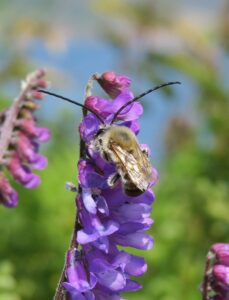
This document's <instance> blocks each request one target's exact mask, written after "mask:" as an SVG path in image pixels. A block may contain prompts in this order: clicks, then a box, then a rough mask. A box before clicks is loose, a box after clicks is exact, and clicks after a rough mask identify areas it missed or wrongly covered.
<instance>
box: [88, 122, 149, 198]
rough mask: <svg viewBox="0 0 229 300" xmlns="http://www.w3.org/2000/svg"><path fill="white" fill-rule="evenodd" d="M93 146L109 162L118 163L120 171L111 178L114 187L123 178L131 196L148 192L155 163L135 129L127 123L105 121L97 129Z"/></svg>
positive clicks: (110, 182)
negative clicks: (142, 145)
mask: <svg viewBox="0 0 229 300" xmlns="http://www.w3.org/2000/svg"><path fill="white" fill-rule="evenodd" d="M93 147H94V148H95V150H97V151H99V152H100V154H101V156H102V157H103V158H104V159H105V160H106V161H108V162H113V163H114V164H115V165H116V169H117V173H116V174H112V175H111V176H110V177H109V178H108V184H109V185H110V186H111V187H112V186H115V184H116V183H117V182H118V179H119V178H121V181H122V184H123V188H124V191H125V193H126V194H127V195H128V196H132V197H136V196H139V195H141V194H142V193H144V192H145V191H146V190H147V189H148V188H149V186H150V183H151V180H152V167H151V164H150V162H149V159H148V155H147V153H146V151H144V150H141V148H140V146H139V144H138V142H137V139H136V137H135V135H134V133H133V132H132V131H131V130H130V129H129V128H128V127H125V126H116V125H104V126H102V127H101V128H100V129H99V131H98V132H97V134H96V136H95V138H94V140H93Z"/></svg>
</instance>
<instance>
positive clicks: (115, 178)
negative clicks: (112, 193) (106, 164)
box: [107, 173, 121, 188]
mask: <svg viewBox="0 0 229 300" xmlns="http://www.w3.org/2000/svg"><path fill="white" fill-rule="evenodd" d="M120 178H121V176H120V175H119V174H118V173H113V174H111V175H110V176H109V177H108V179H107V183H108V185H109V186H110V187H111V188H113V187H115V186H116V184H117V183H118V180H119V179H120Z"/></svg>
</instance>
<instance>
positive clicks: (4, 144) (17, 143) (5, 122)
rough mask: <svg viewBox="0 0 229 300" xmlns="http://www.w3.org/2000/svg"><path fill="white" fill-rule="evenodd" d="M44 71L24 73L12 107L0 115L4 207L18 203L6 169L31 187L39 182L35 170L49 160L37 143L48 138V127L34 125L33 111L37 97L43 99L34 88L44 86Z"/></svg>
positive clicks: (0, 189)
mask: <svg viewBox="0 0 229 300" xmlns="http://www.w3.org/2000/svg"><path fill="white" fill-rule="evenodd" d="M44 76H45V71H44V70H38V71H35V72H34V73H32V74H30V75H29V76H27V78H26V80H25V81H24V82H22V88H21V93H20V95H19V96H18V98H16V99H15V101H14V102H13V104H12V105H11V107H10V108H9V109H7V110H5V111H4V112H3V113H2V114H1V128H0V168H1V171H2V172H1V175H0V203H1V204H3V205H5V206H7V207H14V206H16V205H17V202H18V197H17V192H16V191H15V190H14V189H13V188H12V187H11V186H10V184H9V182H8V180H7V179H6V177H5V176H6V175H5V173H6V172H5V171H4V170H6V169H8V171H9V173H10V174H11V176H12V177H13V179H14V180H15V181H17V182H18V183H20V184H22V185H23V186H24V187H25V188H28V189H33V188H36V187H37V186H38V185H39V184H40V177H39V176H38V175H35V174H34V173H33V170H34V169H37V170H42V169H44V168H45V167H46V165H47V163H48V161H47V159H46V157H44V156H42V155H41V154H39V152H38V151H39V146H40V143H42V142H46V141H47V140H48V139H49V138H50V133H49V130H48V129H47V128H40V127H38V126H37V121H36V118H35V116H34V111H35V110H36V109H38V108H39V105H38V104H37V102H36V100H41V99H42V98H43V95H42V93H40V92H38V91H37V90H36V89H39V88H47V82H46V81H45V80H44V79H43V78H44Z"/></svg>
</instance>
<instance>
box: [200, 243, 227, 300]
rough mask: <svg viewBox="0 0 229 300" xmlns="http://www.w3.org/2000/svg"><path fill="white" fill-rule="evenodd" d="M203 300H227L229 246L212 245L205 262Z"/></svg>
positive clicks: (221, 244)
mask: <svg viewBox="0 0 229 300" xmlns="http://www.w3.org/2000/svg"><path fill="white" fill-rule="evenodd" d="M202 293H203V299H204V300H221V299H223V300H229V244H223V243H218V244H214V245H213V246H212V247H211V249H210V251H209V253H208V255H207V260H206V267H205V276H204V281H203V284H202Z"/></svg>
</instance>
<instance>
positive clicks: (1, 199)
mask: <svg viewBox="0 0 229 300" xmlns="http://www.w3.org/2000/svg"><path fill="white" fill-rule="evenodd" d="M17 202H18V196H17V192H16V191H15V190H14V189H13V188H12V187H11V185H10V183H9V181H8V180H7V179H6V178H5V176H4V174H3V173H2V172H0V203H1V204H3V205H5V206H6V207H14V206H16V205H17Z"/></svg>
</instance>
